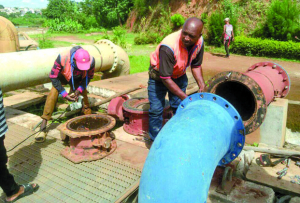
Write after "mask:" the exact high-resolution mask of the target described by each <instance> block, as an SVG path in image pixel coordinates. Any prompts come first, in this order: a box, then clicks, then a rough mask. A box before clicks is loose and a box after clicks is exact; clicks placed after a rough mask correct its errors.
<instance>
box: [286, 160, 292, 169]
mask: <svg viewBox="0 0 300 203" xmlns="http://www.w3.org/2000/svg"><path fill="white" fill-rule="evenodd" d="M290 163H291V159H288V160H287V164H286V167H288V168H289V167H290Z"/></svg>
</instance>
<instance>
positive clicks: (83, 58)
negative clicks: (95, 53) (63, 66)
mask: <svg viewBox="0 0 300 203" xmlns="http://www.w3.org/2000/svg"><path fill="white" fill-rule="evenodd" d="M74 58H75V61H76V65H77V67H78V69H79V70H88V69H90V67H91V62H90V54H89V52H87V51H86V50H84V49H78V50H77V51H76V52H75V56H74Z"/></svg>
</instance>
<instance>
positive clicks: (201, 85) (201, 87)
mask: <svg viewBox="0 0 300 203" xmlns="http://www.w3.org/2000/svg"><path fill="white" fill-rule="evenodd" d="M204 90H205V83H201V84H200V85H199V90H198V92H204Z"/></svg>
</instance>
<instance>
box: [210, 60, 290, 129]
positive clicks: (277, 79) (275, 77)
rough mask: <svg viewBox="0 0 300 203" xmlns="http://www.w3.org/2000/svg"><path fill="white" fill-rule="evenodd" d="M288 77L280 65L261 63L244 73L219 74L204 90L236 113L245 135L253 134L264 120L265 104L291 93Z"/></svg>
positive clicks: (266, 105)
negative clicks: (216, 96) (230, 106)
mask: <svg viewBox="0 0 300 203" xmlns="http://www.w3.org/2000/svg"><path fill="white" fill-rule="evenodd" d="M290 85H291V82H290V78H289V76H288V74H287V72H286V71H285V70H284V69H283V67H281V66H280V65H278V64H276V63H272V62H261V63H257V64H254V65H253V66H251V67H250V68H249V69H248V71H246V72H245V73H240V72H236V71H226V72H221V73H218V74H217V75H215V76H214V77H212V78H211V79H210V80H209V82H208V87H207V91H208V92H210V93H214V94H217V95H219V96H221V97H223V98H224V99H226V100H227V101H229V102H230V103H231V104H232V105H233V106H234V107H235V108H236V109H237V111H238V112H239V114H240V115H241V117H242V119H243V123H244V125H245V130H246V134H249V133H251V132H253V131H255V130H256V129H257V128H258V127H259V126H260V125H261V124H262V122H263V120H264V119H265V116H266V113H267V107H268V105H269V104H270V103H271V102H272V101H274V99H275V98H283V97H285V96H287V94H288V93H289V91H290Z"/></svg>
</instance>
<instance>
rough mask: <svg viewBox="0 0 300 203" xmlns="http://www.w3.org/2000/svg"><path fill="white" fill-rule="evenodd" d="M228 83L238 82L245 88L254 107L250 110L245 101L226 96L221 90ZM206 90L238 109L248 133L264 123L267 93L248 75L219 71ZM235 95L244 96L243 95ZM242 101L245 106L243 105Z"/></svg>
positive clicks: (237, 83)
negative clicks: (236, 100) (237, 100)
mask: <svg viewBox="0 0 300 203" xmlns="http://www.w3.org/2000/svg"><path fill="white" fill-rule="evenodd" d="M228 83H236V85H238V86H242V88H243V90H244V91H246V92H248V93H249V95H250V98H251V101H249V102H251V107H252V108H251V109H250V110H249V106H248V105H244V104H243V102H237V103H235V101H233V100H231V99H230V98H228V97H226V96H225V95H224V94H225V91H224V94H223V92H220V89H221V88H220V87H222V86H225V85H226V84H228ZM206 91H207V92H210V93H213V94H217V95H219V96H221V97H223V98H224V99H226V100H228V102H230V103H231V104H232V105H233V106H234V107H235V108H236V109H237V111H238V112H239V113H240V115H241V116H242V119H243V122H244V126H245V130H246V135H247V134H249V133H251V132H253V131H255V130H256V129H257V128H258V127H259V126H260V125H261V124H262V122H263V121H264V119H265V117H266V113H267V102H266V98H265V95H264V93H263V91H262V89H261V87H260V86H259V85H258V84H257V82H256V81H254V80H253V79H252V78H250V77H248V76H247V75H244V74H242V73H239V72H236V71H225V72H222V73H219V74H217V75H215V76H214V77H212V78H211V79H210V80H209V81H208V87H207V90H206ZM234 96H236V97H242V95H234ZM241 103H242V105H244V106H241ZM243 107H244V108H243ZM245 109H246V111H247V112H248V113H247V115H245V114H244V113H243V112H244V111H245ZM249 111H250V113H249Z"/></svg>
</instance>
